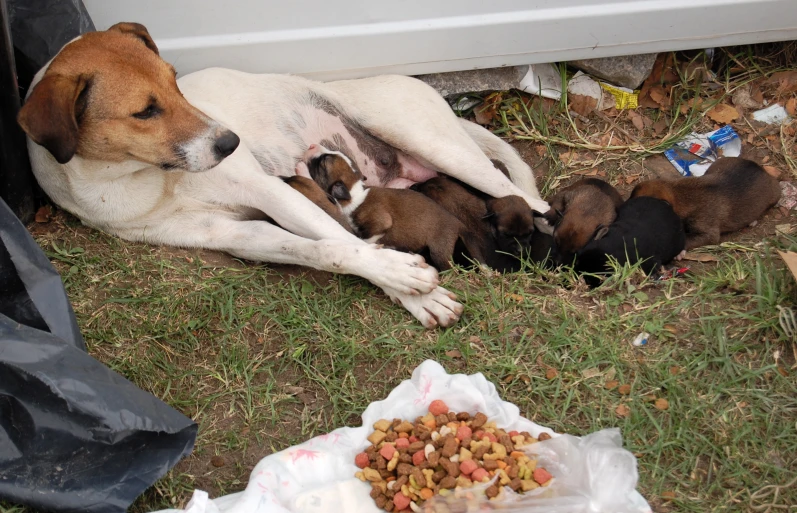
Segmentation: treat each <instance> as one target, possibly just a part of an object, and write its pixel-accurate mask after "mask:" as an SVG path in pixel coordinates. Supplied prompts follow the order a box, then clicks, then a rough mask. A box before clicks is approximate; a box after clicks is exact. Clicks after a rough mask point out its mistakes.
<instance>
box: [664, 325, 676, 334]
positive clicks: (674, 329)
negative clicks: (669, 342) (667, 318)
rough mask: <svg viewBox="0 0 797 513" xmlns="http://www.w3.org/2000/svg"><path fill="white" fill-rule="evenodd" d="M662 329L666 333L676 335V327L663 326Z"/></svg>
mask: <svg viewBox="0 0 797 513" xmlns="http://www.w3.org/2000/svg"><path fill="white" fill-rule="evenodd" d="M664 329H665V330H666V331H669V332H670V333H672V334H673V335H677V334H678V327H677V326H676V325H674V324H665V325H664Z"/></svg>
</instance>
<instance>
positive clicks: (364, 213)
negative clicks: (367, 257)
mask: <svg viewBox="0 0 797 513" xmlns="http://www.w3.org/2000/svg"><path fill="white" fill-rule="evenodd" d="M305 161H306V164H307V167H308V169H309V172H310V176H311V177H312V178H313V180H315V182H316V183H317V184H318V185H319V186H320V187H321V188H322V189H323V190H324V191H326V193H327V194H329V195H330V196H331V197H332V198H334V199H335V201H336V202H337V204H338V205H340V209H341V211H342V212H343V214H344V215H345V216H346V217H347V218H348V219H349V222H350V223H351V226H352V228H354V233H355V234H356V235H357V236H359V237H360V238H362V239H364V240H366V241H368V242H371V243H376V242H378V243H379V244H382V245H384V246H386V247H391V248H395V249H398V250H400V251H406V252H412V253H424V252H426V251H428V252H429V256H430V259H431V261H432V263H433V265H435V267H437V268H438V269H441V270H444V269H450V268H451V259H452V256H453V254H454V249H455V246H456V245H457V241H458V240H461V241H462V243H463V244H464V246H465V249H466V250H467V251H468V253H469V254H470V256H471V257H472V258H473V259H475V260H477V261H480V262H481V261H483V260H484V257H483V256H482V254H481V251H480V249H479V248H478V246H475V245H472V244H470V241H469V240H468V238H467V229H466V228H465V225H463V224H462V223H461V222H460V221H459V220H458V219H457V218H456V217H454V216H453V215H452V214H450V213H449V212H448V211H446V210H445V209H444V208H443V207H441V206H440V205H438V204H436V203H435V202H434V201H432V200H430V199H429V198H427V197H426V196H424V195H423V194H419V193H417V192H415V191H411V190H408V189H385V188H372V189H366V188H365V186H364V184H363V177H362V174H360V173H359V172H358V171H355V170H354V169H353V167H352V163H351V161H350V160H349V159H348V157H346V156H345V155H344V154H342V153H340V152H337V151H330V150H328V149H326V148H325V147H323V146H320V145H315V144H313V145H311V146H310V147H309V148H308V150H307V153H306V154H305Z"/></svg>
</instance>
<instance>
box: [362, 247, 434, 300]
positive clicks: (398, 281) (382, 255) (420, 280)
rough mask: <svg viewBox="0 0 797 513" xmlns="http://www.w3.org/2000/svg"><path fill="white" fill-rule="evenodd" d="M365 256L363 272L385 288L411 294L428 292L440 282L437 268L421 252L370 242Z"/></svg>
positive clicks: (374, 282) (366, 276) (363, 274)
mask: <svg viewBox="0 0 797 513" xmlns="http://www.w3.org/2000/svg"><path fill="white" fill-rule="evenodd" d="M363 256H364V257H365V258H363V262H362V267H361V271H362V274H361V275H362V276H363V277H364V278H366V279H368V280H369V281H370V282H371V283H373V284H374V285H378V286H379V287H382V288H389V289H393V290H394V291H396V292H400V293H402V294H408V295H418V294H428V293H430V292H432V291H433V290H434V289H435V287H437V284H438V283H439V281H440V280H439V277H438V275H437V269H435V268H434V267H432V266H430V265H429V264H427V263H426V261H425V260H424V259H423V257H422V256H420V255H412V254H410V253H402V252H400V251H395V250H392V249H379V247H377V246H376V245H369V246H368V247H367V251H366V252H365V255H363Z"/></svg>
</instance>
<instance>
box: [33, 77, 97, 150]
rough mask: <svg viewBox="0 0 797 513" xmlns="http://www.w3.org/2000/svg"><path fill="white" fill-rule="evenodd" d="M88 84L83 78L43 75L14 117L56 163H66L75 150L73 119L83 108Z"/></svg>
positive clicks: (76, 142)
mask: <svg viewBox="0 0 797 513" xmlns="http://www.w3.org/2000/svg"><path fill="white" fill-rule="evenodd" d="M89 83H90V81H89V79H88V78H87V77H85V76H84V75H80V76H77V77H66V76H64V75H56V74H50V75H45V76H44V78H43V79H42V80H41V82H39V83H38V84H36V87H34V88H33V92H31V94H30V96H29V97H28V101H26V102H25V105H23V106H22V109H20V111H19V115H18V116H17V122H18V123H19V125H20V126H21V127H22V130H24V131H25V133H26V134H28V137H30V138H31V139H33V141H34V142H35V143H36V144H39V145H41V146H44V147H45V148H47V150H48V151H49V152H50V153H52V155H53V157H55V160H56V161H58V163H59V164H66V163H67V162H69V161H70V160H71V159H72V157H73V156H74V155H75V152H76V151H77V146H78V142H79V138H80V134H79V131H78V121H77V120H78V118H79V117H80V116H81V114H82V113H83V110H84V109H85V108H86V94H87V93H88V89H89Z"/></svg>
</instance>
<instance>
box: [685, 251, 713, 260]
mask: <svg viewBox="0 0 797 513" xmlns="http://www.w3.org/2000/svg"><path fill="white" fill-rule="evenodd" d="M683 260H690V261H692V262H718V261H719V259H718V258H717V257H715V256H714V255H706V254H704V253H686V254H685V255H684V256H683Z"/></svg>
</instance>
